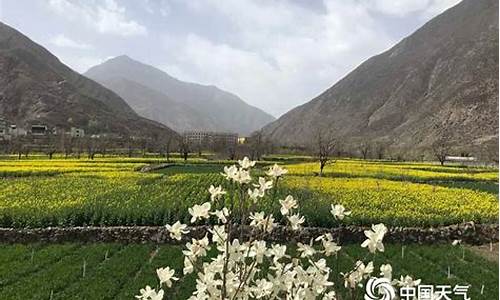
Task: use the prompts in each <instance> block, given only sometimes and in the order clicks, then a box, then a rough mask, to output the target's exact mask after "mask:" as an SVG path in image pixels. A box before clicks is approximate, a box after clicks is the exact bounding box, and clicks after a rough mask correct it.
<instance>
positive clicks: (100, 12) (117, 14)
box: [48, 0, 147, 36]
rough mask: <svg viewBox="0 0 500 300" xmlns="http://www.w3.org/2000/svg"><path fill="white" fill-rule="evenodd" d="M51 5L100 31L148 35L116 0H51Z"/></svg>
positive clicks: (122, 34)
mask: <svg viewBox="0 0 500 300" xmlns="http://www.w3.org/2000/svg"><path fill="white" fill-rule="evenodd" d="M48 3H49V7H50V8H51V9H52V10H53V11H54V12H56V13H58V14H59V15H61V16H63V17H65V18H67V19H69V20H75V21H78V22H81V21H83V22H84V24H85V25H86V26H88V27H91V28H93V29H95V30H97V32H99V33H105V34H113V35H120V36H137V35H146V34H147V29H146V27H145V26H143V25H141V24H139V23H138V22H136V21H135V20H131V19H128V18H127V17H126V14H125V13H126V11H125V8H124V7H123V6H119V5H118V4H117V3H116V2H115V1H114V0H104V1H95V0H92V1H91V0H89V1H82V2H73V1H69V0H50V1H49V2H48Z"/></svg>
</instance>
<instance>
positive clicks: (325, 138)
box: [314, 130, 337, 176]
mask: <svg viewBox="0 0 500 300" xmlns="http://www.w3.org/2000/svg"><path fill="white" fill-rule="evenodd" d="M336 142H337V140H336V139H335V137H333V135H332V134H331V133H329V132H327V131H325V130H318V131H317V132H316V136H315V143H314V146H315V152H316V153H315V154H316V156H317V158H318V160H319V176H323V169H324V168H325V166H326V164H327V163H328V162H329V161H330V157H331V155H332V154H333V153H334V152H333V151H334V150H335V146H336Z"/></svg>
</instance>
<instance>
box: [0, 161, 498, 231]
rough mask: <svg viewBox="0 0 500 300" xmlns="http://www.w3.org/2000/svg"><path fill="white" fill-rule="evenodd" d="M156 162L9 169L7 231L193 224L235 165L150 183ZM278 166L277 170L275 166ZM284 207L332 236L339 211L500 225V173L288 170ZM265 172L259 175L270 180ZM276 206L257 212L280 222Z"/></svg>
mask: <svg viewBox="0 0 500 300" xmlns="http://www.w3.org/2000/svg"><path fill="white" fill-rule="evenodd" d="M158 162H160V161H159V160H157V159H150V158H146V159H140V158H132V159H130V158H105V159H102V158H101V159H96V160H86V159H81V160H78V159H67V160H65V159H54V160H46V159H30V160H14V159H9V160H2V161H0V226H2V227H18V228H19V227H46V226H77V225H97V226H105V225H164V224H166V223H170V222H173V221H174V220H178V219H180V220H181V221H186V220H187V219H188V218H189V216H188V214H187V208H188V207H190V206H192V205H193V204H194V203H202V202H205V201H206V200H207V199H208V197H209V195H208V192H207V189H208V187H209V186H210V185H211V184H214V185H216V184H224V182H223V180H222V176H221V175H220V174H219V173H220V171H221V170H222V168H223V166H224V165H226V164H229V163H230V162H227V161H223V162H204V161H201V160H193V161H191V162H189V163H188V164H183V163H181V162H177V163H176V165H174V166H171V167H169V168H166V169H163V170H160V171H157V172H151V173H141V172H139V171H138V169H140V168H141V167H142V166H144V165H146V164H149V163H158ZM268 163H269V162H268ZM285 167H286V168H288V169H289V174H288V175H287V176H286V177H285V178H284V180H283V181H281V182H280V185H279V188H278V191H277V194H276V195H275V197H276V198H282V197H284V196H286V195H287V194H288V193H290V194H293V195H294V196H296V198H298V199H299V201H300V205H301V209H302V213H303V214H304V215H305V216H306V219H307V220H308V223H307V225H310V226H331V225H333V223H332V219H331V217H330V215H329V213H328V208H329V206H330V205H331V204H336V203H341V204H343V205H344V206H346V207H348V208H349V209H351V210H352V211H353V214H352V218H350V219H348V220H346V222H347V223H352V224H363V225H368V224H371V223H375V222H385V223H386V224H388V225H397V226H399V225H404V226H413V225H419V226H431V225H444V224H455V223H460V222H464V221H474V222H478V223H489V222H496V221H497V215H498V184H497V180H498V171H497V170H496V169H491V168H464V167H459V166H445V167H441V166H437V165H432V164H422V163H393V162H374V161H359V160H341V161H337V162H336V163H335V164H333V165H329V166H327V167H326V168H325V174H324V176H323V177H319V176H317V175H316V174H315V171H317V165H316V164H313V163H297V162H296V161H294V162H293V163H289V164H285ZM265 168H267V167H266V165H265V164H262V165H260V166H258V167H257V168H256V171H255V172H256V173H255V174H254V175H256V176H258V175H262V174H263V172H262V170H263V169H265ZM276 202H277V201H276V200H275V199H272V198H264V199H263V200H262V201H261V202H260V203H259V204H258V205H260V207H261V208H262V209H263V210H265V211H267V212H274V213H275V215H279V213H278V209H279V206H278V205H277V203H276Z"/></svg>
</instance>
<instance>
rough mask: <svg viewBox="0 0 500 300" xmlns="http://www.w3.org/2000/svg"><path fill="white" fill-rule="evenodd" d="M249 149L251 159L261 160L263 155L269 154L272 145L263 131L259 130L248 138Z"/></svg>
mask: <svg viewBox="0 0 500 300" xmlns="http://www.w3.org/2000/svg"><path fill="white" fill-rule="evenodd" d="M248 148H249V152H250V159H252V160H260V159H261V158H262V155H264V154H266V153H268V151H269V149H270V148H271V143H270V142H269V141H268V140H267V139H266V138H265V137H264V134H263V132H262V130H259V131H256V132H254V133H253V134H252V135H251V136H250V137H249V138H248Z"/></svg>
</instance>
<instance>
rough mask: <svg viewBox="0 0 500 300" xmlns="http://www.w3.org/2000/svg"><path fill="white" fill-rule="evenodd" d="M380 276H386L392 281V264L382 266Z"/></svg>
mask: <svg viewBox="0 0 500 300" xmlns="http://www.w3.org/2000/svg"><path fill="white" fill-rule="evenodd" d="M380 276H384V278H387V279H389V280H391V279H392V266H391V265H390V264H385V265H381V266H380Z"/></svg>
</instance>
